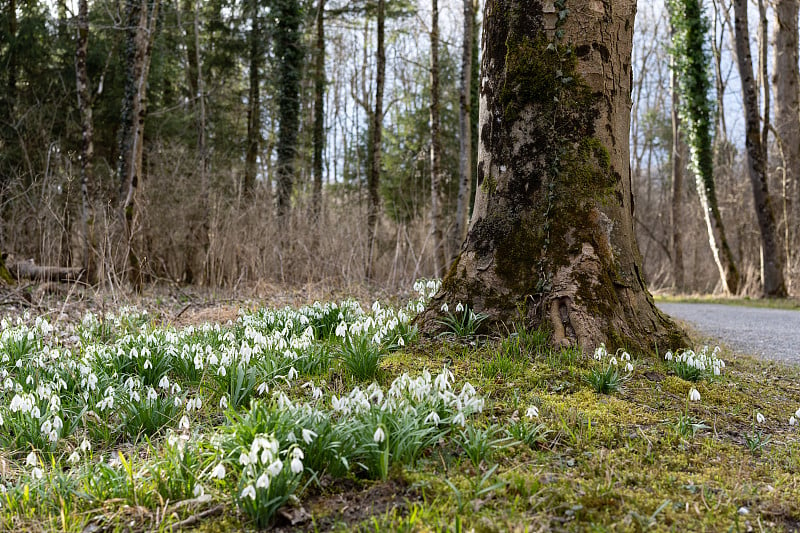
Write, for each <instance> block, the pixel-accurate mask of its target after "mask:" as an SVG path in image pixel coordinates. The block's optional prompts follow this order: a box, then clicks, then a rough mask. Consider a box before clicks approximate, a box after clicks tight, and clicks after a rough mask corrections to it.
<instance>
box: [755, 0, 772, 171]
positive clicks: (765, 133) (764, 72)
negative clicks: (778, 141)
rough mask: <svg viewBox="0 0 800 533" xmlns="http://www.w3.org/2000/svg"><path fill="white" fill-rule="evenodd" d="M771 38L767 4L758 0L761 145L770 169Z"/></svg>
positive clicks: (765, 161) (762, 0) (765, 162)
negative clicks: (762, 111) (768, 57)
mask: <svg viewBox="0 0 800 533" xmlns="http://www.w3.org/2000/svg"><path fill="white" fill-rule="evenodd" d="M768 38H769V23H768V21H767V5H766V4H765V3H764V0H758V78H759V82H760V85H761V87H762V89H763V94H764V113H763V116H762V117H761V119H762V126H761V147H762V148H763V150H764V165H765V167H766V168H767V169H769V148H768V146H769V145H768V141H769V130H770V124H769V121H770V116H769V115H770V111H771V108H770V93H769V66H768V65H767V48H768V45H767V39H768Z"/></svg>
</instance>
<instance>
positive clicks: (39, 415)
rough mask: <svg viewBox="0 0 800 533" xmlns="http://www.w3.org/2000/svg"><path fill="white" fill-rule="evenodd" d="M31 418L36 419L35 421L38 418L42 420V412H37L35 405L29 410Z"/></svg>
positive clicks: (37, 408)
mask: <svg viewBox="0 0 800 533" xmlns="http://www.w3.org/2000/svg"><path fill="white" fill-rule="evenodd" d="M31 416H32V417H33V418H36V419H37V420H38V419H39V418H42V412H41V411H40V410H39V406H37V405H34V406H33V409H31Z"/></svg>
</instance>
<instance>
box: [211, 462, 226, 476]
mask: <svg viewBox="0 0 800 533" xmlns="http://www.w3.org/2000/svg"><path fill="white" fill-rule="evenodd" d="M225 473H226V472H225V465H224V464H222V463H218V464H217V466H215V467H214V470H212V471H211V479H225Z"/></svg>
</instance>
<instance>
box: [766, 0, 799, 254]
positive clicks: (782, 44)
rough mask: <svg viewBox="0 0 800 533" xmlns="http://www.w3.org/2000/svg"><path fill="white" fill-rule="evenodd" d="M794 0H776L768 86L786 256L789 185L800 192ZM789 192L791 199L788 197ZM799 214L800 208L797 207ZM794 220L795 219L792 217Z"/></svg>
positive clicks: (796, 39) (790, 226) (796, 4)
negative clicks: (772, 95)
mask: <svg viewBox="0 0 800 533" xmlns="http://www.w3.org/2000/svg"><path fill="white" fill-rule="evenodd" d="M798 6H800V2H798V0H778V2H777V3H776V4H775V45H774V47H773V49H774V50H775V59H774V71H773V76H772V88H773V90H774V91H775V132H776V134H777V137H778V142H779V145H780V147H781V155H782V165H781V166H782V178H783V183H784V188H785V189H788V190H787V191H785V193H784V218H785V220H784V224H785V228H786V230H785V233H784V240H785V247H786V249H787V260H788V259H789V257H788V250H789V245H790V243H791V242H792V237H793V234H792V232H790V228H792V225H791V223H790V220H789V213H788V212H787V211H788V210H787V209H785V206H786V203H787V201H792V200H794V203H795V205H798V206H800V196H798V197H797V198H795V194H791V193H790V192H789V191H791V190H792V187H794V188H796V189H795V192H796V193H797V194H800V186H799V185H798V180H800V94H799V93H798V91H800V72H798V66H797V64H798V61H800V58H798V46H799V45H800V43H798V21H797V17H798ZM786 196H790V197H791V198H792V200H788V198H786ZM797 213H798V214H800V211H797ZM795 220H797V219H795Z"/></svg>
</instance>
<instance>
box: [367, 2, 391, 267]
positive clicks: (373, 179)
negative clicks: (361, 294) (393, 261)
mask: <svg viewBox="0 0 800 533" xmlns="http://www.w3.org/2000/svg"><path fill="white" fill-rule="evenodd" d="M377 7H378V9H377V26H378V28H377V36H376V37H377V41H378V44H377V51H376V53H375V59H376V65H375V110H374V111H373V112H372V113H371V116H370V119H371V123H370V126H369V128H370V129H369V132H370V142H369V147H368V148H367V150H368V153H367V191H368V196H369V205H368V206H367V269H366V277H367V279H370V278H372V268H373V262H374V261H375V257H374V256H375V234H376V232H377V228H378V216H379V215H380V208H381V197H380V180H381V151H382V138H383V90H384V86H385V84H386V48H385V40H386V1H385V0H378V6H377Z"/></svg>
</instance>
